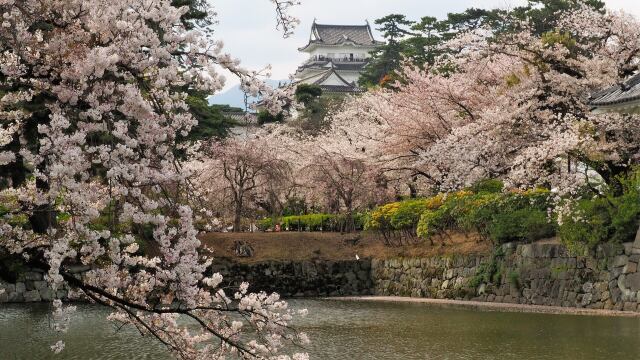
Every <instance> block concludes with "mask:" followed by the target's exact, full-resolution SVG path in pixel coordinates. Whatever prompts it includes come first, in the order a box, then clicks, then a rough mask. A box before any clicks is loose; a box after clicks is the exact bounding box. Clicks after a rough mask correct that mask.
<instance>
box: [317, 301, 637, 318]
mask: <svg viewBox="0 0 640 360" xmlns="http://www.w3.org/2000/svg"><path fill="white" fill-rule="evenodd" d="M327 299H329V300H347V301H373V302H399V303H421V304H432V305H438V306H443V307H452V308H464V309H471V310H480V311H500V312H521V313H535V314H565V315H587V316H619V317H634V318H640V313H636V312H629V311H617V310H599V309H581V308H569V307H560V306H543V305H524V304H508V303H489V302H480V301H463V300H445V299H425V298H411V297H396V296H350V297H338V298H327Z"/></svg>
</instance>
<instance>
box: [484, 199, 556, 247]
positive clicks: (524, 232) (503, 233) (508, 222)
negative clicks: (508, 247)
mask: <svg viewBox="0 0 640 360" xmlns="http://www.w3.org/2000/svg"><path fill="white" fill-rule="evenodd" d="M505 210H506V211H503V212H500V213H497V214H496V215H495V216H494V217H493V219H492V221H491V223H490V224H489V226H488V233H489V237H490V238H491V239H492V240H493V241H494V242H495V243H498V244H502V243H506V242H511V241H528V242H532V241H535V240H539V239H544V238H549V237H553V236H554V235H555V234H556V227H555V224H553V223H552V222H550V221H549V219H548V215H547V212H546V211H542V210H538V209H532V208H524V209H517V210H513V211H509V210H508V209H505Z"/></svg>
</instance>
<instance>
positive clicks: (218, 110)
mask: <svg viewBox="0 0 640 360" xmlns="http://www.w3.org/2000/svg"><path fill="white" fill-rule="evenodd" d="M186 102H187V105H189V111H190V112H191V114H192V115H193V117H194V118H196V120H198V125H196V126H195V127H194V128H193V129H191V132H190V133H189V135H188V136H187V138H186V139H188V140H191V141H194V140H202V139H209V138H212V137H215V138H224V137H226V136H227V135H228V134H229V128H231V127H232V126H233V125H235V122H234V121H233V120H231V119H230V118H228V117H227V116H226V115H225V113H227V112H236V111H237V112H242V109H239V108H233V107H230V106H228V105H209V101H208V100H207V97H206V96H205V94H202V93H199V92H193V91H191V92H190V93H189V96H188V97H187V101H186Z"/></svg>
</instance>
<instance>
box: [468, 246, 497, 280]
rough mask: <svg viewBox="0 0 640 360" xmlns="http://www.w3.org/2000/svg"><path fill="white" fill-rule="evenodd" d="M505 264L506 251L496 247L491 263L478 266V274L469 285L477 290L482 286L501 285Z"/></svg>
mask: <svg viewBox="0 0 640 360" xmlns="http://www.w3.org/2000/svg"><path fill="white" fill-rule="evenodd" d="M503 262H504V251H503V250H502V247H496V248H495V250H494V251H493V252H492V253H491V258H490V259H489V261H488V262H484V263H482V264H480V265H479V266H478V269H477V270H476V274H475V275H474V276H473V277H472V278H471V279H470V280H469V282H468V284H467V285H468V286H469V287H472V288H477V287H478V286H480V284H490V283H499V282H500V279H501V278H502V268H503V266H502V264H503Z"/></svg>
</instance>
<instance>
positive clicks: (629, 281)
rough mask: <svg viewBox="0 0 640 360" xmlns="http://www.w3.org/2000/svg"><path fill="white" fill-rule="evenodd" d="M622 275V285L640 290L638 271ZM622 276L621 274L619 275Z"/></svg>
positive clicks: (639, 274) (632, 289)
mask: <svg viewBox="0 0 640 360" xmlns="http://www.w3.org/2000/svg"><path fill="white" fill-rule="evenodd" d="M623 276H624V285H625V286H626V287H627V288H629V290H631V291H634V292H635V291H640V273H639V272H636V273H633V274H628V275H623ZM620 278H622V276H620Z"/></svg>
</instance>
